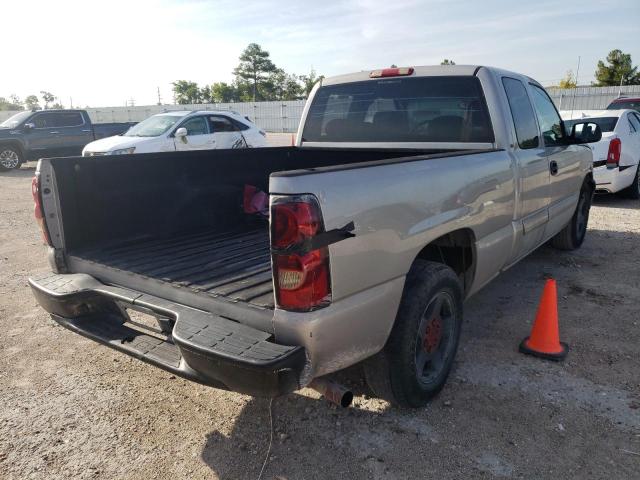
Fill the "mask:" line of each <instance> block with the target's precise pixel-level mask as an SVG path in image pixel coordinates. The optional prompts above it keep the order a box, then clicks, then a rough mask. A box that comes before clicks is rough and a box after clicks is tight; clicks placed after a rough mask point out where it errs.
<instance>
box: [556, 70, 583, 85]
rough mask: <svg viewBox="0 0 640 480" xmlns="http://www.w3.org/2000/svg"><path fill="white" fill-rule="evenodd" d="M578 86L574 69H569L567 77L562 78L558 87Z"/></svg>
mask: <svg viewBox="0 0 640 480" xmlns="http://www.w3.org/2000/svg"><path fill="white" fill-rule="evenodd" d="M577 86H578V82H577V80H576V78H575V77H574V76H573V71H571V70H569V71H567V74H566V75H565V77H564V78H563V79H562V80H560V83H559V84H558V87H560V88H576V87H577Z"/></svg>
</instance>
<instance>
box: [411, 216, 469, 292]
mask: <svg viewBox="0 0 640 480" xmlns="http://www.w3.org/2000/svg"><path fill="white" fill-rule="evenodd" d="M475 243H476V239H475V235H474V233H473V231H472V230H471V229H468V228H463V229H461V230H455V231H453V232H449V233H447V234H445V235H442V236H441V237H438V238H436V239H435V240H433V241H432V242H430V243H429V244H428V245H427V246H425V247H424V248H423V249H422V250H420V252H419V253H418V255H417V257H416V258H420V259H422V260H429V261H432V262H439V263H444V264H445V265H447V266H449V267H450V268H451V269H452V270H453V271H454V272H456V274H457V275H458V277H459V278H460V282H461V283H462V286H463V288H464V291H465V293H466V292H468V290H469V288H471V284H472V282H473V277H474V275H475V270H476V251H475Z"/></svg>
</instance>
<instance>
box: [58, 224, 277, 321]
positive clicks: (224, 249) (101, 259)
mask: <svg viewBox="0 0 640 480" xmlns="http://www.w3.org/2000/svg"><path fill="white" fill-rule="evenodd" d="M70 260H71V261H73V262H74V263H85V264H86V263H90V264H93V265H94V266H95V267H99V268H100V269H103V270H104V269H106V270H117V271H120V272H126V273H127V274H128V275H133V276H137V277H140V279H145V280H147V281H149V280H151V281H152V282H153V283H159V284H163V285H164V286H165V287H167V286H170V287H175V288H177V289H183V290H189V291H191V292H193V293H198V294H200V295H207V296H212V297H226V298H228V299H230V300H233V301H238V302H245V303H250V304H253V305H255V306H258V307H262V308H268V309H273V308H274V298H273V283H272V278H271V263H270V262H271V260H270V253H269V231H268V229H267V228H265V227H261V228H255V229H249V230H247V229H235V230H233V229H231V230H226V231H220V230H213V229H207V230H201V231H197V232H191V233H189V234H177V235H175V234H174V235H172V236H169V237H148V238H143V239H138V240H135V241H128V242H123V243H121V244H113V245H110V246H104V247H99V248H93V249H85V250H80V251H76V252H73V254H72V255H70ZM112 273H113V272H112ZM98 276H100V275H98ZM105 277H107V278H106V280H109V275H108V274H105Z"/></svg>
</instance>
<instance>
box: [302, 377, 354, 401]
mask: <svg viewBox="0 0 640 480" xmlns="http://www.w3.org/2000/svg"><path fill="white" fill-rule="evenodd" d="M307 386H308V387H309V388H313V389H314V390H315V391H316V392H318V393H319V394H320V395H322V396H323V397H324V398H325V399H327V400H328V401H329V402H331V403H333V404H335V405H339V406H341V407H344V408H346V407H348V406H349V405H351V402H352V401H353V392H351V390H349V389H347V388H345V387H343V386H342V385H340V384H339V383H336V382H334V381H332V380H328V379H326V378H323V377H320V378H314V379H313V380H312V381H311V383H310V384H309V385H307Z"/></svg>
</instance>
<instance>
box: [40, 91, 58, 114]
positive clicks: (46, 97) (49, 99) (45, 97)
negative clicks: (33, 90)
mask: <svg viewBox="0 0 640 480" xmlns="http://www.w3.org/2000/svg"><path fill="white" fill-rule="evenodd" d="M40 96H41V97H42V101H43V102H44V109H45V110H46V109H47V108H49V104H50V103H53V102H54V101H55V100H56V97H55V95H53V94H52V93H49V92H47V91H45V90H41V91H40Z"/></svg>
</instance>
